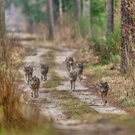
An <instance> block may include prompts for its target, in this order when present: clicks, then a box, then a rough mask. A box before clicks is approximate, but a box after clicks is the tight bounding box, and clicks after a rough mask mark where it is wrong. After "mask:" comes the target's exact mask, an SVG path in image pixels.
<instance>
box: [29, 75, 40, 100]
mask: <svg viewBox="0 0 135 135" xmlns="http://www.w3.org/2000/svg"><path fill="white" fill-rule="evenodd" d="M39 87H40V80H39V78H38V77H36V76H33V77H32V78H31V79H30V88H31V97H34V98H36V97H38V90H39Z"/></svg>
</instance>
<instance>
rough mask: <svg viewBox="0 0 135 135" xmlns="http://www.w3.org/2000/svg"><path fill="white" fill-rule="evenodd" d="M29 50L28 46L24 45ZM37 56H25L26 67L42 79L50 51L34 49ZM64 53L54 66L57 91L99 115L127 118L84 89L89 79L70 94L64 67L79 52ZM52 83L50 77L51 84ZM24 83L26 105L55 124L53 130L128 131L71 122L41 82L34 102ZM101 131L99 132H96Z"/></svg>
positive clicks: (79, 133)
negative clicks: (119, 115)
mask: <svg viewBox="0 0 135 135" xmlns="http://www.w3.org/2000/svg"><path fill="white" fill-rule="evenodd" d="M25 47H26V48H27V45H25ZM34 50H35V53H34V54H33V55H29V56H26V57H25V58H24V60H23V62H24V63H25V65H33V67H34V75H36V76H37V77H39V78H40V76H41V75H40V63H42V62H43V59H42V57H41V56H42V55H44V54H46V53H47V52H48V51H49V50H50V49H48V48H47V49H46V48H45V47H38V48H37V47H36V48H34ZM60 50H61V52H56V57H55V62H56V63H57V66H56V67H55V68H54V69H53V70H54V71H55V72H57V73H58V74H59V76H60V77H61V78H62V80H63V81H62V84H61V85H59V86H58V87H57V90H66V91H68V92H70V93H71V94H72V95H73V96H75V97H77V98H79V99H80V101H81V102H84V103H85V104H88V105H89V106H90V107H92V108H93V109H95V110H96V111H98V112H99V113H107V114H109V113H110V114H125V112H124V111H123V110H121V109H119V108H116V107H113V106H111V105H110V104H107V105H106V106H102V105H101V104H100V103H101V101H100V98H99V97H98V96H96V94H94V91H93V90H92V89H89V88H87V87H84V86H83V81H84V80H85V79H86V77H83V81H82V82H78V81H77V82H76V90H75V91H74V92H73V91H71V90H70V83H69V80H68V76H67V71H66V67H65V63H64V62H65V58H66V57H67V56H72V55H73V54H74V53H75V51H76V50H70V49H68V48H63V49H60ZM19 71H20V72H21V74H23V68H21V69H19ZM49 79H51V78H50V76H49V77H48V80H49ZM21 80H22V83H21V85H20V87H21V89H23V91H24V92H25V93H26V94H27V103H30V104H35V105H37V107H38V109H39V111H40V112H41V113H42V114H44V115H45V116H48V117H49V118H50V119H53V120H54V124H53V125H54V127H55V128H57V129H59V130H60V131H61V132H62V133H64V134H67V135H69V134H71V135H88V134H90V133H91V135H97V134H98V135H103V134H105V133H106V134H109V135H113V134H114V132H115V135H124V133H126V130H125V129H123V128H121V127H117V126H114V125H110V124H105V123H101V122H99V123H91V122H88V121H87V120H77V119H76V120H71V119H68V118H67V116H66V115H65V113H64V112H65V110H63V109H62V108H61V107H60V106H59V105H58V104H57V102H58V100H59V99H57V98H56V97H54V96H53V95H52V94H51V93H50V91H49V90H48V89H47V88H44V87H43V86H42V84H43V83H44V82H43V81H41V87H40V90H39V97H38V98H32V97H31V96H30V88H29V86H28V85H27V84H25V83H24V78H21ZM97 129H98V131H97Z"/></svg>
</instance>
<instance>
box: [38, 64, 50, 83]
mask: <svg viewBox="0 0 135 135" xmlns="http://www.w3.org/2000/svg"><path fill="white" fill-rule="evenodd" d="M40 69H41V80H44V81H46V80H47V74H48V70H49V66H48V64H46V63H44V64H41V63H40Z"/></svg>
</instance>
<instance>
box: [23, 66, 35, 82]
mask: <svg viewBox="0 0 135 135" xmlns="http://www.w3.org/2000/svg"><path fill="white" fill-rule="evenodd" d="M23 71H24V79H25V83H27V84H29V82H30V79H31V78H32V75H33V67H32V66H24V67H23Z"/></svg>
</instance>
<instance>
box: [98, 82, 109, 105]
mask: <svg viewBox="0 0 135 135" xmlns="http://www.w3.org/2000/svg"><path fill="white" fill-rule="evenodd" d="M98 90H99V93H100V95H101V98H102V103H103V104H104V105H106V103H107V94H108V90H109V86H108V83H107V82H102V81H100V82H99V83H98Z"/></svg>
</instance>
